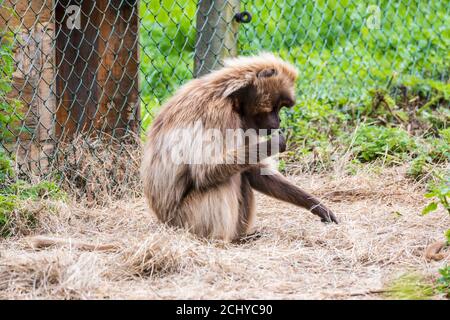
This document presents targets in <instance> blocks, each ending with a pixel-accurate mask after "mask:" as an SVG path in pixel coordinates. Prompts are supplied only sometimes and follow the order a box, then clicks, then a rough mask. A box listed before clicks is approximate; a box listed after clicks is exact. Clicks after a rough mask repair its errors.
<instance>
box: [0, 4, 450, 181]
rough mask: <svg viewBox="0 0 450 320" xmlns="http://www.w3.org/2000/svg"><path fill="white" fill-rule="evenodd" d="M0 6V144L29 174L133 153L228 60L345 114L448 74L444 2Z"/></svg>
mask: <svg viewBox="0 0 450 320" xmlns="http://www.w3.org/2000/svg"><path fill="white" fill-rule="evenodd" d="M0 3H1V8H0V28H1V29H0V32H1V34H0V36H1V40H0V42H1V55H2V56H1V60H0V61H1V63H2V65H1V68H2V75H1V79H0V81H1V83H0V106H1V109H0V111H1V115H0V139H1V140H0V144H1V148H2V149H4V150H6V151H7V153H9V154H10V155H13V157H14V158H15V159H16V162H17V166H18V171H19V172H21V173H23V174H30V173H32V174H38V175H43V174H45V175H47V174H54V172H59V173H63V174H67V173H68V172H69V170H74V171H76V170H79V166H80V162H79V161H80V160H82V159H80V154H81V153H79V152H80V151H79V150H80V149H79V147H80V146H84V147H85V148H87V149H88V150H97V149H96V148H97V146H98V141H106V143H109V144H110V145H111V146H112V145H114V146H115V149H114V150H113V151H111V152H112V153H115V154H116V155H122V154H124V152H125V153H129V152H130V150H132V149H133V148H137V147H136V146H135V145H133V143H135V142H136V140H139V139H140V138H141V137H142V136H143V135H142V133H143V132H144V131H145V130H146V128H147V127H148V126H149V124H150V123H151V121H152V118H153V117H154V115H155V113H156V112H157V111H158V108H159V106H160V105H161V103H162V102H163V101H164V100H165V99H166V98H167V97H168V96H170V94H172V93H173V92H174V90H175V89H176V88H177V87H179V85H180V84H182V83H185V82H186V81H188V80H189V79H191V78H192V77H194V76H198V75H202V74H205V73H207V72H209V71H210V70H211V69H214V68H216V67H217V66H219V65H220V62H221V61H222V59H223V58H224V57H226V56H230V55H231V56H233V55H236V54H243V55H248V54H251V53H256V52H260V51H272V52H275V53H276V54H278V55H280V56H281V57H283V58H285V59H287V60H290V61H291V62H293V63H294V64H295V65H296V66H297V67H298V69H299V71H300V78H299V81H298V84H297V87H298V97H299V101H308V99H311V97H314V98H316V99H324V100H327V99H328V100H330V99H331V100H332V101H333V104H336V105H340V106H341V107H342V106H344V108H345V105H348V104H350V103H358V101H360V100H359V99H360V98H361V97H363V96H365V95H367V94H368V92H369V90H370V89H372V88H377V87H385V86H386V84H387V83H389V82H391V81H392V80H393V79H401V81H403V82H407V81H414V79H415V78H427V79H431V80H436V81H441V82H443V83H448V79H449V73H450V62H449V60H450V59H449V52H450V50H449V47H450V29H449V26H450V5H449V3H448V1H435V0H427V1H426V0H423V1H421V0H403V1H369V2H367V1H362V0H348V1H337V0H336V1H334V0H314V1H312V0H282V1H277V0H242V1H239V0H208V1H205V0H203V1H201V0H200V1H193V0H160V1H154V0H141V1H133V0H100V1H94V0H78V1H75V0H33V1H31V0H4V1H0ZM136 138H137V139H136ZM69 150H70V151H69ZM97 151H98V150H97ZM97 151H95V152H93V154H95V156H96V157H97V160H98V161H100V162H101V163H103V162H107V161H109V162H110V171H111V176H112V177H115V176H117V174H118V173H117V172H116V171H115V170H116V169H117V168H116V160H117V158H114V157H112V156H111V154H112V153H111V152H108V153H102V152H97ZM70 157H75V158H77V157H78V158H77V159H78V160H77V161H72V162H71V163H72V166H67V162H69V163H70ZM111 157H112V158H111ZM124 168H125V169H124V172H126V168H127V165H124ZM122 175H124V173H123V172H122ZM125 175H126V173H125ZM83 179H85V180H86V179H88V178H86V177H83Z"/></svg>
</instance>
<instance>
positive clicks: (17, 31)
mask: <svg viewBox="0 0 450 320" xmlns="http://www.w3.org/2000/svg"><path fill="white" fill-rule="evenodd" d="M52 8H53V0H35V1H28V0H7V1H4V2H3V3H2V4H1V5H0V28H1V29H2V31H9V32H12V33H14V35H15V39H16V42H15V47H14V61H15V65H14V73H13V79H12V88H13V89H12V91H11V92H10V94H9V96H10V98H14V99H17V100H19V101H20V104H21V106H20V109H19V110H17V112H18V113H20V114H21V115H22V116H23V117H24V118H23V124H21V127H26V128H27V130H22V131H21V132H20V131H15V132H14V134H16V138H17V140H16V141H15V145H16V147H17V150H12V148H13V146H11V148H10V150H9V151H10V152H15V154H16V155H17V158H16V160H17V163H18V165H19V167H20V168H21V169H22V168H24V167H25V168H26V170H29V171H31V172H36V173H45V171H46V170H47V169H48V164H49V163H48V162H49V159H50V158H51V156H52V154H53V150H54V144H55V140H54V135H53V133H54V128H53V119H54V113H55V105H56V103H55V94H54V90H53V82H54V75H55V72H54V64H55V61H54V50H53V43H52V41H53V39H54V30H55V27H54V22H53V21H52V15H53V14H52Z"/></svg>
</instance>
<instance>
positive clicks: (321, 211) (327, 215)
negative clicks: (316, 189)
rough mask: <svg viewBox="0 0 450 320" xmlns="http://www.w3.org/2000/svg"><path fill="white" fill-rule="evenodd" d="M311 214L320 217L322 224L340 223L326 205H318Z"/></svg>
mask: <svg viewBox="0 0 450 320" xmlns="http://www.w3.org/2000/svg"><path fill="white" fill-rule="evenodd" d="M311 212H312V213H313V214H315V215H316V216H319V217H320V220H321V221H322V222H325V223H327V222H328V223H329V222H334V223H336V224H337V223H339V221H338V219H337V218H336V215H335V214H334V213H333V212H332V211H331V210H330V209H328V208H327V207H325V206H324V205H321V204H318V205H317V206H314V207H313V208H312V209H311Z"/></svg>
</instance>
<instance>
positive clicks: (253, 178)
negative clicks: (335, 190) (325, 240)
mask: <svg viewBox="0 0 450 320" xmlns="http://www.w3.org/2000/svg"><path fill="white" fill-rule="evenodd" d="M245 175H246V176H247V178H248V180H249V182H250V185H251V186H252V188H254V189H255V190H257V191H260V192H262V193H264V194H266V195H268V196H271V197H274V198H276V199H278V200H282V201H286V202H289V203H292V204H294V205H297V206H300V207H303V208H305V209H308V210H310V211H311V212H312V213H313V214H315V215H317V216H319V217H320V218H321V220H322V221H323V222H335V223H338V220H337V218H336V216H335V215H334V213H333V212H332V211H331V210H329V209H328V208H327V207H325V206H324V205H322V204H321V203H320V201H319V200H318V199H316V198H315V197H314V196H313V195H311V194H309V193H307V192H305V191H303V190H302V189H300V188H299V187H297V186H295V185H294V184H292V183H291V182H289V180H287V179H286V178H285V177H283V176H282V175H281V174H280V173H275V174H273V175H261V174H260V170H259V169H250V170H248V171H246V172H245Z"/></svg>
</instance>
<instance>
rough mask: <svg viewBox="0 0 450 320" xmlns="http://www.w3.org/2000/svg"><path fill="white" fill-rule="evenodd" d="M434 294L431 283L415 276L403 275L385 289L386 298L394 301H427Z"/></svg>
mask: <svg viewBox="0 0 450 320" xmlns="http://www.w3.org/2000/svg"><path fill="white" fill-rule="evenodd" d="M435 294H436V291H435V288H434V287H433V285H432V283H430V281H427V280H426V279H425V278H424V277H423V276H421V275H417V274H405V275H403V276H401V277H400V278H398V279H396V280H394V281H393V282H392V283H391V284H389V285H388V286H387V288H386V297H387V298H389V299H395V300H429V299H431V298H432V297H433V296H434V295H435Z"/></svg>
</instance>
